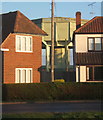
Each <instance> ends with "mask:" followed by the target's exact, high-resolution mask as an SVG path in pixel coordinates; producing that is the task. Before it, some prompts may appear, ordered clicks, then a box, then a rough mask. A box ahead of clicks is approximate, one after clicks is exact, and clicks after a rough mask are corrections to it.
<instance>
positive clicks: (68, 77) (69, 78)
mask: <svg viewBox="0 0 103 120" xmlns="http://www.w3.org/2000/svg"><path fill="white" fill-rule="evenodd" d="M39 71H40V82H51V72H50V71H49V72H48V71H46V68H42V67H41V68H40V70H39ZM56 79H64V80H65V82H75V81H76V79H75V71H74V70H69V71H67V72H66V71H65V72H64V71H57V70H55V80H56Z"/></svg>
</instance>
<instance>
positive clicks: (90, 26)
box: [75, 16, 103, 34]
mask: <svg viewBox="0 0 103 120" xmlns="http://www.w3.org/2000/svg"><path fill="white" fill-rule="evenodd" d="M75 33H77V34H82V33H84V34H85V33H103V16H101V17H94V18H93V19H91V20H90V21H88V22H87V23H85V24H84V25H83V26H81V27H80V28H78V29H77V30H76V31H75Z"/></svg>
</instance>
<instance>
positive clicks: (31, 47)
mask: <svg viewBox="0 0 103 120" xmlns="http://www.w3.org/2000/svg"><path fill="white" fill-rule="evenodd" d="M19 37H20V38H21V40H20V42H21V44H20V43H18V42H17V39H18V38H19ZM23 38H26V40H24V41H26V42H24V44H25V46H24V48H25V50H22V49H23V40H22V39H23ZM27 39H30V41H29V42H30V45H29V47H30V48H29V49H30V50H27V49H28V48H27ZM18 44H19V45H18ZM18 46H19V48H20V50H18ZM15 49H16V50H15V51H16V52H25V53H32V52H33V38H32V36H24V35H16V42H15Z"/></svg>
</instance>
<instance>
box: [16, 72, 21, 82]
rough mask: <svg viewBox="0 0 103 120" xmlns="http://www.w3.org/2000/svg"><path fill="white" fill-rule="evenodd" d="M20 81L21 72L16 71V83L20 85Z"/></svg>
mask: <svg viewBox="0 0 103 120" xmlns="http://www.w3.org/2000/svg"><path fill="white" fill-rule="evenodd" d="M20 80H21V72H20V70H16V83H20Z"/></svg>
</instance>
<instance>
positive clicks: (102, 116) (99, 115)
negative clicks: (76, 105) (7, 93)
mask: <svg viewBox="0 0 103 120" xmlns="http://www.w3.org/2000/svg"><path fill="white" fill-rule="evenodd" d="M2 117H3V120H4V119H6V118H40V119H42V118H45V119H48V120H50V119H53V118H54V119H55V118H56V119H58V120H62V119H66V118H68V120H69V119H70V120H72V119H74V118H75V119H77V118H80V119H83V120H87V118H88V119H96V120H103V112H68V113H51V112H50V113H49V112H45V113H18V114H13V113H12V114H11V113H8V114H3V116H2Z"/></svg>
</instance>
